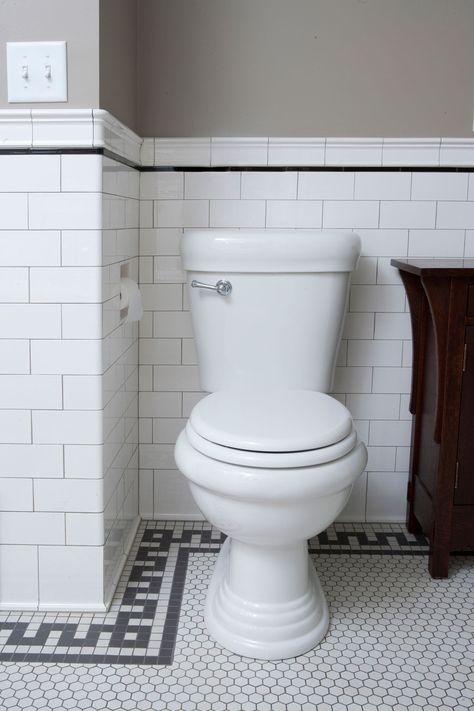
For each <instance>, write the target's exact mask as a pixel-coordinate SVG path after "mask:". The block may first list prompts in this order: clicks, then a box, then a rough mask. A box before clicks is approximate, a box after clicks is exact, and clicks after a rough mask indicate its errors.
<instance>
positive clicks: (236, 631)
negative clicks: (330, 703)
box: [205, 538, 329, 660]
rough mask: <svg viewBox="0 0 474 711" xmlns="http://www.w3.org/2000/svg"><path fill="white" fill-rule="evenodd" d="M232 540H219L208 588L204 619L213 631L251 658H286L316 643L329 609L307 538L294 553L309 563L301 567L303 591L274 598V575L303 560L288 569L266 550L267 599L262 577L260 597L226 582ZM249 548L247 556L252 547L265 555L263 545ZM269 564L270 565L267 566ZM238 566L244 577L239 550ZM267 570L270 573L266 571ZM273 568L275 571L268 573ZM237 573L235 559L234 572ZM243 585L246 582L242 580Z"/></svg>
mask: <svg viewBox="0 0 474 711" xmlns="http://www.w3.org/2000/svg"><path fill="white" fill-rule="evenodd" d="M232 544H233V540H232V539H230V538H227V539H226V541H225V543H224V545H223V546H222V549H221V552H220V554H219V557H218V560H217V562H216V566H215V568H214V573H213V576H212V580H211V583H210V586H209V590H208V594H207V602H206V609H205V621H206V624H207V628H208V631H209V633H210V635H211V637H213V638H214V639H215V640H216V642H218V643H219V644H221V645H222V646H223V647H225V648H226V649H228V650H230V651H231V652H235V653H236V654H240V655H242V656H244V657H252V658H253V659H266V660H270V659H286V658H288V657H295V656H297V655H299V654H303V653H304V652H308V651H309V650H310V649H312V648H313V647H315V646H316V645H317V644H318V642H320V641H321V640H322V639H323V637H324V635H325V634H326V632H327V629H328V626H329V611H328V606H327V603H326V598H325V596H324V592H323V589H322V587H321V583H320V582H319V578H318V575H317V573H316V570H315V569H314V566H313V564H312V561H311V559H310V557H309V555H308V553H307V552H306V542H304V543H302V544H301V547H300V548H299V549H298V546H296V547H295V556H294V557H295V558H298V557H299V558H301V557H302V556H305V557H306V559H307V563H306V562H305V563H304V566H306V565H307V570H304V571H303V574H302V575H301V578H302V579H301V584H302V589H303V591H304V592H303V594H300V595H298V596H296V597H294V598H293V599H286V600H283V601H281V600H275V596H274V595H273V594H272V590H274V589H275V580H276V579H277V578H278V576H281V575H283V576H285V575H290V576H291V575H292V573H293V574H294V573H295V571H296V570H297V569H298V567H299V568H300V569H301V564H300V565H299V566H298V565H295V570H293V571H291V570H288V569H287V568H286V567H284V566H282V562H281V561H278V556H275V555H273V556H272V554H271V553H270V555H269V556H266V559H265V560H266V562H267V560H268V558H270V564H269V565H268V564H267V566H266V568H267V569H266V571H265V575H264V577H265V580H267V581H268V580H269V578H270V579H271V578H272V577H273V580H271V584H270V585H269V586H268V595H267V598H268V601H267V600H265V587H266V585H265V580H263V579H262V591H263V596H261V599H259V600H258V601H254V600H249V599H247V598H246V597H245V596H244V595H242V594H236V592H235V591H234V590H232V589H231V585H230V584H229V581H230V578H231V575H230V570H231V567H232V565H233V563H232V562H231V547H232ZM238 545H239V543H237V546H238ZM302 546H304V549H303V548H302ZM250 548H251V549H252V548H253V550H250V557H252V555H253V554H254V553H256V555H257V557H263V556H265V548H262V547H258V548H257V547H252V546H251V547H250ZM302 550H304V553H302ZM273 553H275V551H273ZM285 553H286V556H288V555H289V556H290V558H291V557H292V556H293V552H292V551H291V550H290V551H286V552H285V551H283V554H282V557H285V556H284V554H285ZM235 557H237V556H235ZM272 557H273V561H274V562H273V561H272ZM303 560H304V558H303ZM272 565H273V568H274V571H271V570H270V571H269V568H271V567H272ZM237 567H238V568H241V572H242V575H243V577H244V576H245V574H246V571H245V561H244V562H243V565H242V557H241V556H240V561H239V562H238V564H237ZM290 568H291V565H290ZM237 572H239V571H237ZM269 572H270V576H268V573H269ZM272 572H274V573H275V576H271V573H272ZM235 573H236V571H235V565H234V570H233V575H234V576H235ZM243 587H244V588H245V585H244V586H243ZM293 587H294V586H293ZM297 587H298V586H296V588H297ZM240 592H241V591H240ZM277 597H278V596H277Z"/></svg>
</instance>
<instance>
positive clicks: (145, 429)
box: [138, 417, 153, 444]
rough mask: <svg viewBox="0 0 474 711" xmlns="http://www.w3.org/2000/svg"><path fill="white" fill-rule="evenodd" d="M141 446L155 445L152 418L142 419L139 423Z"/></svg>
mask: <svg viewBox="0 0 474 711" xmlns="http://www.w3.org/2000/svg"><path fill="white" fill-rule="evenodd" d="M138 433H139V442H140V444H152V443H153V420H152V418H151V417H140V419H139V421H138Z"/></svg>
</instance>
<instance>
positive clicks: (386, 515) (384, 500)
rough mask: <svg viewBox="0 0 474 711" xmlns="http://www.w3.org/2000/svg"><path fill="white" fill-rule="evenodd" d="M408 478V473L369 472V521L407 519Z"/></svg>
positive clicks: (367, 513)
mask: <svg viewBox="0 0 474 711" xmlns="http://www.w3.org/2000/svg"><path fill="white" fill-rule="evenodd" d="M407 480H408V477H407V475H406V474H405V473H401V472H391V473H390V474H387V473H386V472H369V474H368V481H367V510H366V518H367V521H404V520H405V515H406V488H407Z"/></svg>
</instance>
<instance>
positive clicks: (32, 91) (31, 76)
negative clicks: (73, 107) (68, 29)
mask: <svg viewBox="0 0 474 711" xmlns="http://www.w3.org/2000/svg"><path fill="white" fill-rule="evenodd" d="M7 77H8V101H9V102H10V103H30V102H39V101H41V102H50V101H67V59H66V42H7Z"/></svg>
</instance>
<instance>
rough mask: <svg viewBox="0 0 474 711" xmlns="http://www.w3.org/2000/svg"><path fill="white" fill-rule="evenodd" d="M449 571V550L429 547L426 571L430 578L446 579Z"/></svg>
mask: <svg viewBox="0 0 474 711" xmlns="http://www.w3.org/2000/svg"><path fill="white" fill-rule="evenodd" d="M448 569H449V550H447V549H446V548H439V547H435V546H431V548H430V557H429V561H428V571H429V574H430V575H431V577H432V578H447V577H448Z"/></svg>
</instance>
